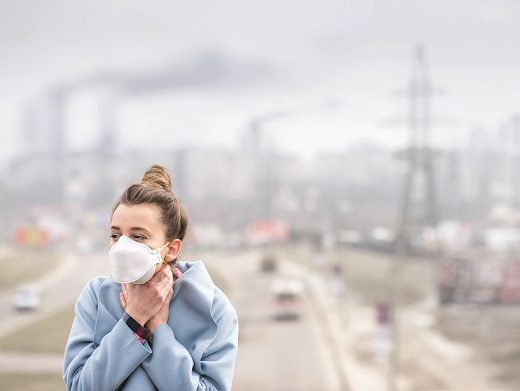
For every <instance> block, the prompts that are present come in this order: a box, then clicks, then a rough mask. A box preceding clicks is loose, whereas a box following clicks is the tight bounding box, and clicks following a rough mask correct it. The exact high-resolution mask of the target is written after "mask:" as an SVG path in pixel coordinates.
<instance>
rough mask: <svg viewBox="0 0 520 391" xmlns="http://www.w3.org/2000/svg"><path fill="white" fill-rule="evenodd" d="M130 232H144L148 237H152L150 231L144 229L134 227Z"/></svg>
mask: <svg viewBox="0 0 520 391" xmlns="http://www.w3.org/2000/svg"><path fill="white" fill-rule="evenodd" d="M130 230H131V231H144V232H146V233H147V234H148V235H150V231H148V230H147V229H146V228H143V227H132V228H130Z"/></svg>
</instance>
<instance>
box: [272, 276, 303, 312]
mask: <svg viewBox="0 0 520 391" xmlns="http://www.w3.org/2000/svg"><path fill="white" fill-rule="evenodd" d="M303 292H304V287H303V283H302V282H301V281H300V280H298V279H294V278H280V279H277V280H274V281H273V282H272V284H271V294H272V298H273V314H272V315H273V319H274V320H298V319H300V318H301V317H302V316H303V303H302V296H303Z"/></svg>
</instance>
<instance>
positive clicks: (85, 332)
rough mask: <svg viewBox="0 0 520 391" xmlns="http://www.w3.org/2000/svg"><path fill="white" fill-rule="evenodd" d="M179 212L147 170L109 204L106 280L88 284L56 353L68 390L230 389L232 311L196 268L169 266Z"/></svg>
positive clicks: (164, 178) (165, 180)
mask: <svg viewBox="0 0 520 391" xmlns="http://www.w3.org/2000/svg"><path fill="white" fill-rule="evenodd" d="M187 222H188V219H187V215H186V212H185V210H184V208H183V206H182V205H181V203H180V201H179V199H178V198H177V197H176V196H175V195H174V193H173V192H172V187H171V181H170V176H169V174H168V172H167V171H166V169H165V168H163V167H161V166H153V167H151V168H150V169H149V170H148V171H147V172H146V173H145V175H144V177H143V179H142V181H141V183H139V184H134V185H131V186H130V187H128V188H127V189H126V190H125V191H124V192H123V194H122V196H121V198H120V200H119V201H118V202H117V203H116V205H115V206H114V209H113V211H112V218H111V224H110V225H111V228H110V229H111V245H110V251H109V259H110V268H111V272H112V276H111V277H97V278H94V279H92V280H91V281H89V282H88V283H87V285H86V286H85V288H84V289H83V291H82V292H81V295H80V297H79V299H78V301H77V302H76V317H75V319H74V323H73V324H72V329H71V332H70V336H69V339H68V342H67V346H66V349H65V359H64V375H63V379H64V381H65V384H66V385H67V389H68V390H89V391H104V390H139V391H145V390H157V389H158V390H176V391H187V390H230V389H231V383H232V378H233V370H234V364H235V358H236V354H237V348H238V321H237V315H236V311H235V309H234V308H233V306H232V305H231V303H230V302H229V300H228V299H227V297H226V296H225V295H224V293H222V291H221V290H219V289H218V288H217V287H216V286H215V285H214V284H213V282H212V280H211V278H210V276H209V274H208V272H207V271H206V269H205V267H204V264H203V263H202V262H201V261H197V262H185V261H178V260H177V257H178V255H179V253H180V251H181V247H182V240H183V239H184V236H185V233H186V227H187Z"/></svg>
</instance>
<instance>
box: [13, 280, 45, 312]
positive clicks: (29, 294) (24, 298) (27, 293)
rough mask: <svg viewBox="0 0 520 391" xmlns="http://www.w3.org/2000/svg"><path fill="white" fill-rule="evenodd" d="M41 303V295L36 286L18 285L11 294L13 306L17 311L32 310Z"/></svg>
mask: <svg viewBox="0 0 520 391" xmlns="http://www.w3.org/2000/svg"><path fill="white" fill-rule="evenodd" d="M40 304H41V295H40V292H39V290H38V289H37V288H35V287H33V286H28V285H22V286H20V287H18V288H17V289H16V291H15V293H14V296H13V306H14V308H15V309H16V310H18V311H33V310H36V309H37V308H38V307H39V306H40Z"/></svg>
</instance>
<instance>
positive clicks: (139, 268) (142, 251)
mask: <svg viewBox="0 0 520 391" xmlns="http://www.w3.org/2000/svg"><path fill="white" fill-rule="evenodd" d="M168 244H169V243H166V244H165V245H164V246H162V247H160V248H157V249H155V250H152V249H150V248H149V247H148V246H147V245H146V244H144V243H139V242H136V241H135V240H132V239H130V238H129V237H128V236H124V235H122V236H120V237H119V239H118V240H117V242H116V243H115V244H114V245H113V246H112V247H111V248H110V251H109V252H108V256H109V258H110V270H111V271H112V278H113V279H114V281H116V282H120V283H130V284H144V283H145V282H147V281H148V280H150V278H152V277H153V275H154V273H155V268H156V265H157V264H160V263H162V262H164V261H163V259H162V257H161V250H162V249H163V248H165V247H166V246H167V245H168Z"/></svg>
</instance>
